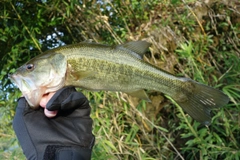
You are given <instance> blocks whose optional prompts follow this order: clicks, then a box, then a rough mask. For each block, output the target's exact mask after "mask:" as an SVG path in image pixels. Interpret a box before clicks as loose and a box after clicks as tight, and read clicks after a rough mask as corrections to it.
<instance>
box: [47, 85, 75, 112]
mask: <svg viewBox="0 0 240 160" xmlns="http://www.w3.org/2000/svg"><path fill="white" fill-rule="evenodd" d="M74 91H76V90H75V88H74V87H64V88H61V89H59V90H58V91H57V92H56V93H55V94H54V95H53V97H52V98H51V99H50V100H49V102H48V103H47V105H46V108H47V109H48V110H49V111H54V110H59V109H61V103H62V102H63V101H64V100H65V99H66V98H67V97H68V96H69V95H70V94H71V92H74Z"/></svg>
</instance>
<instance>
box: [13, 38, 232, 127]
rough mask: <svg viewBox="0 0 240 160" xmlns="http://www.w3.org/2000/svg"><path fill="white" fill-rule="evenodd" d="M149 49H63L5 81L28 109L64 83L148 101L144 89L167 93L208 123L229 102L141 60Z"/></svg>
mask: <svg viewBox="0 0 240 160" xmlns="http://www.w3.org/2000/svg"><path fill="white" fill-rule="evenodd" d="M149 46H150V44H149V43H147V42H145V41H135V42H129V43H126V44H123V45H118V46H106V45H101V44H95V43H79V44H74V45H67V46H63V47H59V48H56V49H53V50H49V51H46V52H45V53H43V54H41V55H39V56H37V57H35V58H33V59H32V60H30V61H29V62H27V63H26V64H25V65H23V66H22V67H20V68H19V69H17V71H16V73H15V74H13V75H11V76H10V79H12V81H13V82H15V83H16V84H17V86H18V87H19V88H20V90H21V91H22V93H23V95H25V97H27V98H26V99H27V100H28V102H29V104H31V105H32V106H33V107H37V106H39V100H40V99H41V97H42V95H43V94H46V93H49V92H53V91H56V90H58V89H60V88H62V87H63V86H69V85H71V86H75V87H81V88H83V89H88V90H93V91H99V90H108V91H122V92H125V93H128V94H130V95H133V96H137V97H139V98H142V99H145V100H149V98H148V96H147V94H146V93H145V91H144V90H145V89H147V90H155V91H159V92H163V93H164V94H167V95H169V96H170V97H172V98H173V99H174V100H175V101H176V102H177V103H178V104H179V105H180V106H181V107H182V108H183V109H184V110H185V111H186V112H187V113H188V114H189V115H190V116H192V117H193V118H194V119H196V120H197V121H199V122H201V123H203V124H205V125H209V124H210V121H211V116H210V111H211V109H213V108H218V107H222V106H224V105H225V104H227V103H228V101H229V98H228V97H227V96H226V95H225V94H223V93H222V92H221V91H219V90H216V89H214V88H212V87H208V86H206V85H203V84H200V83H198V82H195V81H193V80H191V79H189V78H183V77H176V76H174V75H172V74H169V73H167V72H165V71H163V70H160V69H159V68H157V67H155V66H153V65H151V64H149V63H146V62H144V61H143V58H142V57H143V54H144V53H145V51H146V50H147V49H148V47H149ZM31 65H32V66H33V68H31ZM29 66H30V68H31V69H28V67H29Z"/></svg>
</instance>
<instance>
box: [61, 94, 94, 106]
mask: <svg viewBox="0 0 240 160" xmlns="http://www.w3.org/2000/svg"><path fill="white" fill-rule="evenodd" d="M87 107H89V102H88V100H87V98H86V97H85V96H84V95H83V94H82V93H81V92H72V93H71V94H70V95H69V96H68V97H67V98H66V99H65V100H64V101H63V102H62V104H61V110H68V109H76V108H82V109H83V108H87Z"/></svg>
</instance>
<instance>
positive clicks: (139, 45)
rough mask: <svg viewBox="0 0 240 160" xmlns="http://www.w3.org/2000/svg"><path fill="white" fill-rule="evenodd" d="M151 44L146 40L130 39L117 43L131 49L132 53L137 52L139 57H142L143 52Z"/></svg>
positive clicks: (121, 46)
mask: <svg viewBox="0 0 240 160" xmlns="http://www.w3.org/2000/svg"><path fill="white" fill-rule="evenodd" d="M150 45H151V43H148V42H146V41H132V42H128V43H125V44H121V45H118V46H117V47H119V48H125V49H128V50H131V51H133V52H134V53H137V54H138V55H139V56H140V57H138V58H141V59H142V58H143V55H144V53H145V52H146V51H147V50H148V47H149V46H150Z"/></svg>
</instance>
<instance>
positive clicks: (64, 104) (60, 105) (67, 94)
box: [46, 87, 88, 111]
mask: <svg viewBox="0 0 240 160" xmlns="http://www.w3.org/2000/svg"><path fill="white" fill-rule="evenodd" d="M86 104H87V105H88V100H87V98H86V97H85V96H84V95H83V94H82V93H80V92H77V91H76V90H75V88H74V87H64V88H62V89H60V90H59V91H57V92H56V93H55V94H54V95H53V97H52V98H51V99H50V100H49V102H48V103H47V106H46V108H47V109H48V110H49V111H54V110H71V109H76V108H79V107H81V108H82V107H85V105H86ZM83 105H84V106H83ZM87 107H88V106H87Z"/></svg>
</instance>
